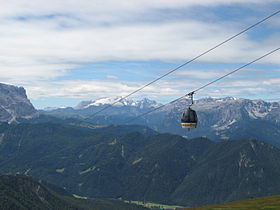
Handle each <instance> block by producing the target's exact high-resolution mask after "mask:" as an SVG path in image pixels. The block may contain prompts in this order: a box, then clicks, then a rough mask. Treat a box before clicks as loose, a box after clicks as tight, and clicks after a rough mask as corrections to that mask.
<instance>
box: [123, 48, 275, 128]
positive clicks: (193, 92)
mask: <svg viewBox="0 0 280 210" xmlns="http://www.w3.org/2000/svg"><path fill="white" fill-rule="evenodd" d="M278 50H280V47H279V48H276V49H274V50H272V51H270V52H268V53H266V54H264V55H263V56H261V57H259V58H257V59H255V60H253V61H251V62H249V63H247V64H245V65H243V66H241V67H239V68H237V69H235V70H233V71H231V72H229V73H227V74H225V75H223V76H221V77H219V78H217V79H215V80H213V81H211V82H209V83H207V84H205V85H203V86H201V87H199V88H197V89H195V90H193V91H191V92H189V93H187V94H186V95H184V96H181V97H180V98H177V99H175V100H173V101H171V102H169V103H167V104H163V105H161V106H159V107H157V108H155V109H152V110H150V111H148V112H145V113H143V114H140V115H138V116H136V117H135V118H132V119H129V120H127V121H126V122H125V124H127V123H129V122H131V121H134V120H136V119H138V118H140V117H143V116H145V115H147V114H150V113H152V112H154V111H156V110H159V109H161V108H163V107H165V106H166V105H168V104H172V103H174V102H176V101H179V100H180V99H183V98H185V97H186V96H192V95H193V94H195V93H196V92H198V91H200V90H201V89H203V88H206V87H207V86H209V85H212V84H213V83H215V82H218V81H220V80H222V79H224V78H225V77H227V76H229V75H231V74H233V73H236V72H237V71H239V70H241V69H243V68H245V67H247V66H249V65H251V64H253V63H255V62H257V61H259V60H261V59H263V58H264V57H267V56H268V55H271V54H273V53H274V52H276V51H278Z"/></svg>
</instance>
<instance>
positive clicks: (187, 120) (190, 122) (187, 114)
mask: <svg viewBox="0 0 280 210" xmlns="http://www.w3.org/2000/svg"><path fill="white" fill-rule="evenodd" d="M196 125H197V115H196V112H195V111H194V110H193V109H191V108H190V107H189V108H188V109H186V110H185V111H184V113H183V116H182V119H181V126H182V128H188V129H191V128H196Z"/></svg>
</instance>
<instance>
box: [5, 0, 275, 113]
mask: <svg viewBox="0 0 280 210" xmlns="http://www.w3.org/2000/svg"><path fill="white" fill-rule="evenodd" d="M1 4H2V7H1V12H0V23H1V24H0V35H1V36H0V41H1V49H0V61H1V62H0V73H1V74H0V79H1V82H3V83H8V84H13V85H17V86H23V87H25V89H26V90H27V94H28V97H29V98H30V100H31V102H32V103H33V104H34V106H35V107H36V108H43V107H49V106H61V105H63V106H75V105H76V104H78V103H79V102H80V101H81V100H93V99H98V98H101V97H115V96H125V95H127V94H128V93H130V92H132V91H134V90H135V89H137V88H139V87H141V86H142V85H144V84H146V83H147V82H149V81H151V80H153V79H155V78H157V77H158V76H160V75H162V74H164V73H166V72H168V71H169V70H171V69H174V68H175V67H177V66H179V65H180V64H182V63H184V62H186V61H188V60H189V59H192V58H193V57H195V56H196V55H198V54H200V53H202V52H203V51H205V50H207V49H209V48H211V47H212V46H214V45H216V44H218V43H219V42H221V41H223V40H225V39H227V38H228V37H230V36H232V35H233V34H236V33H237V32H239V31H241V30H242V29H244V28H246V27H248V26H249V25H252V24H253V23H255V22H257V21H258V20H260V19H262V18H264V17H266V16H268V15H269V14H271V13H273V12H275V11H277V10H279V9H280V2H279V0H267V1H261V0H246V1H244V0H201V1H197V0H196V1H194V0H173V1H170V0H149V1H148V0H130V1H124V0H123V1H116V0H103V1H99V0H92V1H87V0H79V1H77V0H67V1H66V0H59V1H54V0H50V1H47V2H46V1H43V0H36V1H35V0H22V1H9V2H8V1H1ZM279 46H280V14H278V15H277V16H275V17H273V18H271V19H270V20H268V21H267V22H265V23H263V24H261V25H259V26H257V27H256V28H254V29H252V30H251V31H249V32H248V33H246V34H243V35H241V36H240V37H238V38H236V39H234V40H232V41H231V42H230V43H227V44H225V45H223V46H222V47H220V48H218V49H217V50H214V51H212V52H211V53H209V54H207V55H205V56H203V57H201V58H200V59H198V60H197V61H195V62H193V63H192V64H190V65H187V66H185V67H183V68H182V69H180V70H178V71H176V72H174V73H173V74H172V75H169V76H168V77H166V78H164V79H163V80H161V81H159V82H157V83H154V84H153V85H151V86H150V87H148V88H145V89H144V90H143V91H141V92H139V93H138V94H136V95H135V96H134V97H136V98H142V97H148V98H151V99H155V100H157V101H159V102H162V103H166V102H168V101H171V100H174V99H175V98H177V97H180V96H182V95H183V94H185V93H187V92H190V91H192V90H194V89H195V88H197V87H199V86H201V85H203V84H205V83H208V82H209V81H211V80H213V79H215V78H217V77H219V76H222V75H223V74H225V73H228V72H229V71H232V70H234V69H235V68H238V67H239V66H241V65H243V64H245V63H247V62H249V61H251V60H254V59H255V58H258V57H260V56H262V55H263V54H265V53H267V52H269V51H271V50H273V49H275V48H277V47H279ZM279 57H280V52H277V53H275V54H273V55H271V56H269V57H267V58H265V59H263V60H261V61H259V62H258V63H256V64H254V65H251V66H249V67H248V68H246V69H244V70H242V71H240V72H238V73H236V74H235V75H232V76H230V77H228V78H226V79H225V80H222V81H220V82H218V83H216V84H214V85H212V86H209V87H208V88H206V89H203V90H202V91H200V92H199V93H198V94H197V95H196V98H201V97H225V96H234V97H242V98H251V99H259V98H261V99H273V98H280V67H279V66H280V59H279Z"/></svg>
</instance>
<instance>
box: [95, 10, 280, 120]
mask: <svg viewBox="0 0 280 210" xmlns="http://www.w3.org/2000/svg"><path fill="white" fill-rule="evenodd" d="M278 13H280V10H278V11H276V12H274V13H272V14H271V15H269V16H267V17H265V18H263V19H262V20H260V21H258V22H256V23H255V24H253V25H251V26H249V27H247V28H246V29H244V30H242V31H240V32H239V33H237V34H235V35H233V36H231V37H229V38H228V39H226V40H224V41H222V42H221V43H219V44H217V45H215V46H214V47H212V48H210V49H208V50H206V51H204V52H203V53H201V54H199V55H197V56H196V57H194V58H192V59H191V60H189V61H187V62H185V63H183V64H181V65H180V66H178V67H176V68H174V69H172V70H170V71H169V72H167V73H165V74H163V75H162V76H160V77H158V78H156V79H154V80H152V81H151V82H149V83H147V84H146V85H144V86H142V87H140V88H138V89H136V90H135V91H133V92H131V93H129V94H128V95H126V96H124V97H122V98H120V99H118V100H116V101H115V102H113V103H112V104H109V105H107V106H105V107H104V108H102V109H101V110H99V111H97V112H95V113H93V114H92V115H91V116H90V117H94V116H96V115H97V114H99V113H101V112H103V111H105V110H106V109H108V108H110V107H112V106H113V105H115V104H116V103H118V102H120V101H122V100H123V99H126V98H128V97H130V96H131V95H133V94H135V93H137V92H139V91H140V90H142V89H144V88H146V87H148V86H149V85H151V84H153V83H155V82H157V81H158V80H160V79H162V78H164V77H166V76H168V75H169V74H171V73H173V72H175V71H177V70H178V69H180V68H182V67H183V66H186V65H188V64H190V63H191V62H193V61H195V60H197V59H198V58H200V57H202V56H204V55H205V54H207V53H209V52H211V51H213V50H214V49H216V48H218V47H220V46H221V45H223V44H225V43H227V42H229V41H231V40H232V39H234V38H236V37H238V36H240V35H241V34H243V33H245V32H247V31H249V30H250V29H252V28H254V27H256V26H257V25H259V24H261V23H263V22H265V21H266V20H268V19H270V18H271V17H273V16H275V15H277V14H278Z"/></svg>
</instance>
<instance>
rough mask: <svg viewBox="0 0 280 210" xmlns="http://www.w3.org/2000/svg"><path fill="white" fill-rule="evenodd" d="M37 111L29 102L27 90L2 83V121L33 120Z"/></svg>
mask: <svg viewBox="0 0 280 210" xmlns="http://www.w3.org/2000/svg"><path fill="white" fill-rule="evenodd" d="M37 115H38V112H37V110H36V109H35V108H34V107H33V105H32V104H31V102H30V101H29V100H28V98H27V95H26V92H25V89H24V88H23V87H16V86H13V85H6V84H1V83H0V121H1V122H15V121H17V119H19V118H24V119H28V118H33V117H35V116H37Z"/></svg>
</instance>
